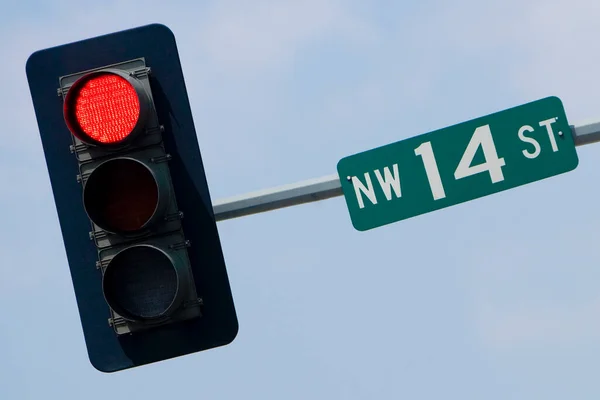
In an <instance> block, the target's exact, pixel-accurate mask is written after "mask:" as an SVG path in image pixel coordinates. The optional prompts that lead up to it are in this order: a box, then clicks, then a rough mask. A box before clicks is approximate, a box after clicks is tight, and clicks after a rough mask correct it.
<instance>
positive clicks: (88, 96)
mask: <svg viewBox="0 0 600 400" xmlns="http://www.w3.org/2000/svg"><path fill="white" fill-rule="evenodd" d="M147 111H148V96H147V94H146V93H145V91H144V89H143V87H142V85H141V83H140V82H139V81H138V80H137V79H136V78H135V77H132V76H129V75H128V74H127V73H125V72H123V71H120V70H110V69H108V70H101V71H97V72H92V73H89V74H86V75H84V76H83V77H81V78H79V79H78V80H77V81H75V83H74V84H73V86H71V88H70V89H69V91H68V92H67V95H66V97H65V102H64V117H65V121H66V123H67V126H68V127H69V130H70V131H71V133H73V135H75V137H77V138H78V139H80V140H81V141H83V142H86V143H88V144H92V145H97V146H103V145H104V146H115V145H123V144H125V143H126V142H127V141H129V140H130V139H132V138H133V136H135V135H136V134H137V133H139V132H140V131H142V130H143V128H144V126H143V125H144V123H145V120H146V113H147Z"/></svg>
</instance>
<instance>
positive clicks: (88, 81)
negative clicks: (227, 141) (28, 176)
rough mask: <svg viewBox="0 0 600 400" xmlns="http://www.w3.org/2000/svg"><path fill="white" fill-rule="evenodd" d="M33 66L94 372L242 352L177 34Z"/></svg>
mask: <svg viewBox="0 0 600 400" xmlns="http://www.w3.org/2000/svg"><path fill="white" fill-rule="evenodd" d="M26 70H27V78H28V80H29V87H30V91H31V96H32V99H33V104H34V109H35V113H36V117H37V121H38V126H39V130H40V136H41V139H42V145H43V148H44V153H45V156H46V163H47V166H48V171H49V175H50V181H51V184H52V190H53V194H54V199H55V203H56V208H57V211H58V217H59V220H60V225H61V230H62V234H63V239H64V244H65V249H66V253H67V258H68V261H69V267H70V270H71V276H72V280H73V286H74V289H75V295H76V298H77V304H78V308H79V313H80V317H81V322H82V327H83V331H84V336H85V340H86V345H87V349H88V354H89V358H90V361H91V363H92V364H93V365H94V367H96V368H97V369H98V370H100V371H104V372H112V371H118V370H122V369H126V368H131V367H135V366H139V365H143V364H147V363H151V362H156V361H160V360H164V359H168V358H172V357H176V356H180V355H184V354H188V353H192V352H197V351H201V350H205V349H209V348H213V347H217V346H222V345H225V344H228V343H230V342H231V341H232V340H233V339H234V338H235V336H236V334H237V330H238V323H237V317H236V314H235V308H234V304H233V298H232V295H231V289H230V286H229V281H228V277H227V272H226V268H225V262H224V259H223V254H222V249H221V244H220V241H219V236H218V232H217V227H216V223H215V219H214V215H213V210H212V203H211V200H210V194H209V191H208V185H207V182H206V178H205V173H204V167H203V164H202V158H201V155H200V150H199V147H198V141H197V137H196V132H195V129H194V123H193V120H192V115H191V110H190V105H189V100H188V96H187V92H186V88H185V83H184V78H183V73H182V70H181V65H180V61H179V56H178V52H177V47H176V43H175V38H174V36H173V34H172V32H171V31H170V30H169V29H168V28H166V27H165V26H163V25H158V24H153V25H147V26H143V27H139V28H135V29H130V30H126V31H122V32H117V33H113V34H109V35H105V36H100V37H96V38H93V39H88V40H84V41H80V42H75V43H71V44H66V45H63V46H59V47H54V48H50V49H46V50H41V51H38V52H36V53H34V54H32V55H31V56H30V58H29V60H28V61H27V67H26Z"/></svg>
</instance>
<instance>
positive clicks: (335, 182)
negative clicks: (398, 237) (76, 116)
mask: <svg viewBox="0 0 600 400" xmlns="http://www.w3.org/2000/svg"><path fill="white" fill-rule="evenodd" d="M571 131H572V133H573V138H574V140H575V146H583V145H586V144H591V143H595V142H599V141H600V121H595V122H590V123H584V124H581V125H577V126H571ZM341 195H342V186H341V184H340V180H339V178H338V176H337V174H335V175H329V176H324V177H322V178H317V179H309V180H306V181H302V182H298V183H292V184H289V185H284V186H279V187H275V188H271V189H264V190H260V191H257V192H252V193H248V194H244V195H241V196H235V197H230V198H226V199H221V200H217V201H215V202H214V204H213V209H214V213H215V219H216V220H217V221H223V220H226V219H231V218H237V217H243V216H246V215H251V214H258V213H262V212H266V211H272V210H276V209H278V208H284V207H290V206H297V205H299V204H304V203H311V202H313V201H320V200H326V199H329V198H331V197H336V196H341Z"/></svg>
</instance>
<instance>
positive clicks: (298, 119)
mask: <svg viewBox="0 0 600 400" xmlns="http://www.w3.org/2000/svg"><path fill="white" fill-rule="evenodd" d="M599 19H600V2H598V1H596V0H570V1H557V0H544V1H542V0H534V1H521V0H519V1H517V0H503V1H493V2H492V1H486V2H483V1H476V0H459V1H451V2H450V1H441V0H440V1H434V0H420V1H418V2H417V1H415V2H412V3H409V2H392V1H389V0H379V1H376V0H372V1H369V2H366V1H358V0H349V1H341V0H290V1H264V0H255V1H252V2H249V1H244V0H238V1H233V0H222V1H218V2H217V1H203V2H192V1H177V0H172V1H169V2H166V1H157V0H146V1H144V2H141V1H135V2H134V1H110V0H109V1H102V2H97V1H96V2H91V1H82V0H78V1H74V0H61V1H53V2H42V1H32V0H25V1H23V2H20V3H16V2H13V3H10V5H9V4H8V3H7V4H6V5H4V7H3V11H2V13H1V14H0V37H1V38H2V40H0V51H1V54H2V55H3V58H2V62H1V64H0V72H2V74H1V76H2V78H0V79H2V89H3V90H4V95H3V96H2V97H1V98H0V121H1V123H2V129H1V130H0V138H1V139H2V141H1V142H0V188H1V189H0V190H1V193H2V195H1V196H0V210H2V211H1V216H0V221H1V224H2V225H1V227H0V257H1V261H0V305H1V307H2V308H1V309H2V315H1V318H0V398H1V399H7V400H12V399H15V400H20V399H42V398H43V399H78V400H79V399H86V400H96V399H111V400H113V399H137V398H143V399H147V400H152V399H174V398H198V399H200V398H201V399H211V400H212V399H215V400H216V399H242V398H244V399H261V400H266V399H290V400H291V399H352V400H353V399H400V398H404V399H436V400H437V399H461V400H463V399H523V400H525V399H527V400H529V399H544V400H553V399H567V398H569V399H598V398H600V380H599V379H598V370H599V368H600V265H599V263H598V259H599V256H600V246H598V239H597V237H598V234H599V232H600V207H599V206H598V199H599V198H600V189H599V187H600V145H597V146H595V145H590V146H585V147H580V148H578V153H579V157H580V163H579V167H578V168H577V169H576V170H575V171H573V172H570V173H568V174H564V175H561V176H558V177H554V178H550V179H547V180H544V181H541V182H536V183H533V184H530V185H527V186H523V187H520V188H517V189H514V190H510V191H506V192H502V193H500V194H496V195H493V196H489V197H486V198H482V199H479V200H475V201H472V202H468V203H464V204H461V205H458V206H455V207H451V208H447V209H444V210H441V211H437V212H433V213H429V214H426V215H423V216H420V217H416V218H412V219H409V220H406V221H403V222H400V223H396V224H393V225H388V226H386V227H382V228H378V229H375V230H372V231H368V232H358V231H355V230H354V228H353V227H352V224H351V223H350V218H349V216H348V211H347V209H346V205H345V202H344V200H343V198H341V197H339V198H335V199H331V200H327V201H323V202H318V203H313V204H309V205H303V206H299V207H293V208H288V209H282V210H278V211H274V212H269V213H265V214H259V215H254V216H250V217H244V218H240V219H234V220H230V221H224V222H220V223H219V224H218V227H219V232H220V236H221V241H222V245H223V250H224V254H225V259H226V262H227V267H228V273H229V277H230V281H231V286H232V290H233V295H234V299H235V303H236V308H237V312H238V318H239V323H240V330H239V334H238V336H237V338H236V340H235V341H234V342H233V343H232V344H230V345H228V346H225V347H222V348H218V349H213V350H209V351H205V352H201V353H196V354H192V355H188V356H184V357H180V358H177V359H172V360H168V361H164V362H160V363H156V364H153V365H148V366H144V367H140V368H135V369H132V370H128V371H123V372H119V373H115V374H103V373H100V372H98V371H96V370H95V369H94V368H93V367H92V366H91V364H90V363H89V361H88V358H87V352H86V348H85V343H84V339H83V334H82V330H81V325H80V321H79V314H78V310H77V307H76V303H75V297H74V293H73V289H72V285H71V278H70V273H69V268H68V265H67V260H66V256H65V252H64V248H63V244H62V238H61V234H60V229H59V225H58V219H57V215H56V211H55V206H54V201H53V198H52V192H51V188H50V182H49V179H48V174H47V169H46V165H45V161H44V157H43V152H42V147H41V142H40V139H39V132H38V130H37V124H36V121H35V115H34V112H33V106H32V103H31V99H30V96H29V89H28V86H27V81H26V76H25V62H26V60H27V57H28V56H29V55H30V54H31V53H32V52H34V51H36V50H39V49H43V48H47V47H51V46H56V45H60V44H63V43H67V42H72V41H77V40H81V39H86V38H89V37H93V36H97V35H101V34H106V33H110V32H114V31H118V30H122V29H128V28H132V27H135V26H139V25H145V24H148V23H153V22H158V23H163V24H165V25H167V26H168V27H169V28H171V30H172V31H173V32H174V34H175V37H176V39H177V43H178V47H179V53H180V57H181V62H182V66H183V70H184V74H185V78H186V84H187V89H188V94H189V97H190V103H191V106H192V110H193V113H194V121H195V124H196V130H197V132H198V140H199V143H200V149H201V152H202V156H203V159H204V164H205V167H206V172H207V179H208V182H209V185H210V191H211V195H212V198H213V199H219V198H223V197H228V196H232V195H237V194H241V193H245V192H248V191H254V190H258V189H263V188H268V187H272V186H277V185H281V184H286V183H292V182H295V181H299V180H304V179H310V178H316V177H320V176H324V175H329V174H333V173H335V168H336V164H337V162H338V161H339V159H341V158H342V157H345V156H348V155H350V154H354V153H356V152H360V151H363V150H368V149H371V148H373V147H377V146H381V145H385V144H388V143H391V142H395V141H398V140H401V139H404V138H408V137H412V136H416V135H418V134H421V133H425V132H428V131H431V130H434V129H438V128H443V127H445V126H449V125H453V124H456V123H459V122H462V121H465V120H468V119H472V118H475V117H479V116H482V115H486V114H489V113H492V112H496V111H500V110H503V109H506V108H510V107H513V106H516V105H519V104H523V103H526V102H529V101H533V100H536V99H539V98H542V97H546V96H549V95H554V96H558V97H560V98H561V99H562V100H563V103H564V105H565V109H566V112H567V117H568V118H569V122H570V123H571V124H578V123H580V122H585V121H587V120H593V119H594V118H599V119H600V95H599V93H600V90H599V89H600V69H599V67H598V66H599V65H600V51H598V48H599V47H600V42H599V39H600V24H599V23H598V21H599Z"/></svg>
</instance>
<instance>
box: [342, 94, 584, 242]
mask: <svg viewBox="0 0 600 400" xmlns="http://www.w3.org/2000/svg"><path fill="white" fill-rule="evenodd" d="M578 163H579V159H578V157H577V152H576V150H575V143H574V141H573V135H572V134H571V128H570V127H569V123H568V121H567V117H566V115H565V110H564V107H563V105H562V102H561V101H560V99H558V98H557V97H547V98H544V99H541V100H538V101H534V102H531V103H527V104H524V105H521V106H518V107H514V108H510V109H508V110H504V111H500V112H497V113H494V114H490V115H487V116H485V117H480V118H476V119H473V120H471V121H467V122H463V123H461V124H458V125H453V126H450V127H448V128H444V129H440V130H437V131H433V132H429V133H425V134H423V135H419V136H416V137H412V138H410V139H406V140H402V141H399V142H396V143H392V144H389V145H387V146H383V147H378V148H376V149H372V150H369V151H365V152H362V153H358V154H355V155H351V156H348V157H345V158H343V159H342V160H340V162H339V163H338V165H337V170H338V174H339V176H340V181H341V183H342V190H343V192H344V197H345V199H346V204H347V205H348V210H349V212H350V217H351V219H352V224H353V225H354V227H355V228H356V229H358V230H359V231H365V230H368V229H372V228H376V227H379V226H383V225H386V224H390V223H392V222H397V221H401V220H403V219H407V218H410V217H414V216H416V215H420V214H425V213H428V212H431V211H435V210H439V209H441V208H445V207H450V206H453V205H455V204H459V203H463V202H466V201H469V200H473V199H476V198H479V197H483V196H487V195H490V194H493V193H497V192H501V191H503V190H507V189H512V188H514V187H517V186H520V185H525V184H527V183H531V182H535V181H538V180H541V179H544V178H548V177H551V176H554V175H558V174H562V173H564V172H568V171H571V170H573V169H575V168H576V167H577V164H578Z"/></svg>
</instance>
